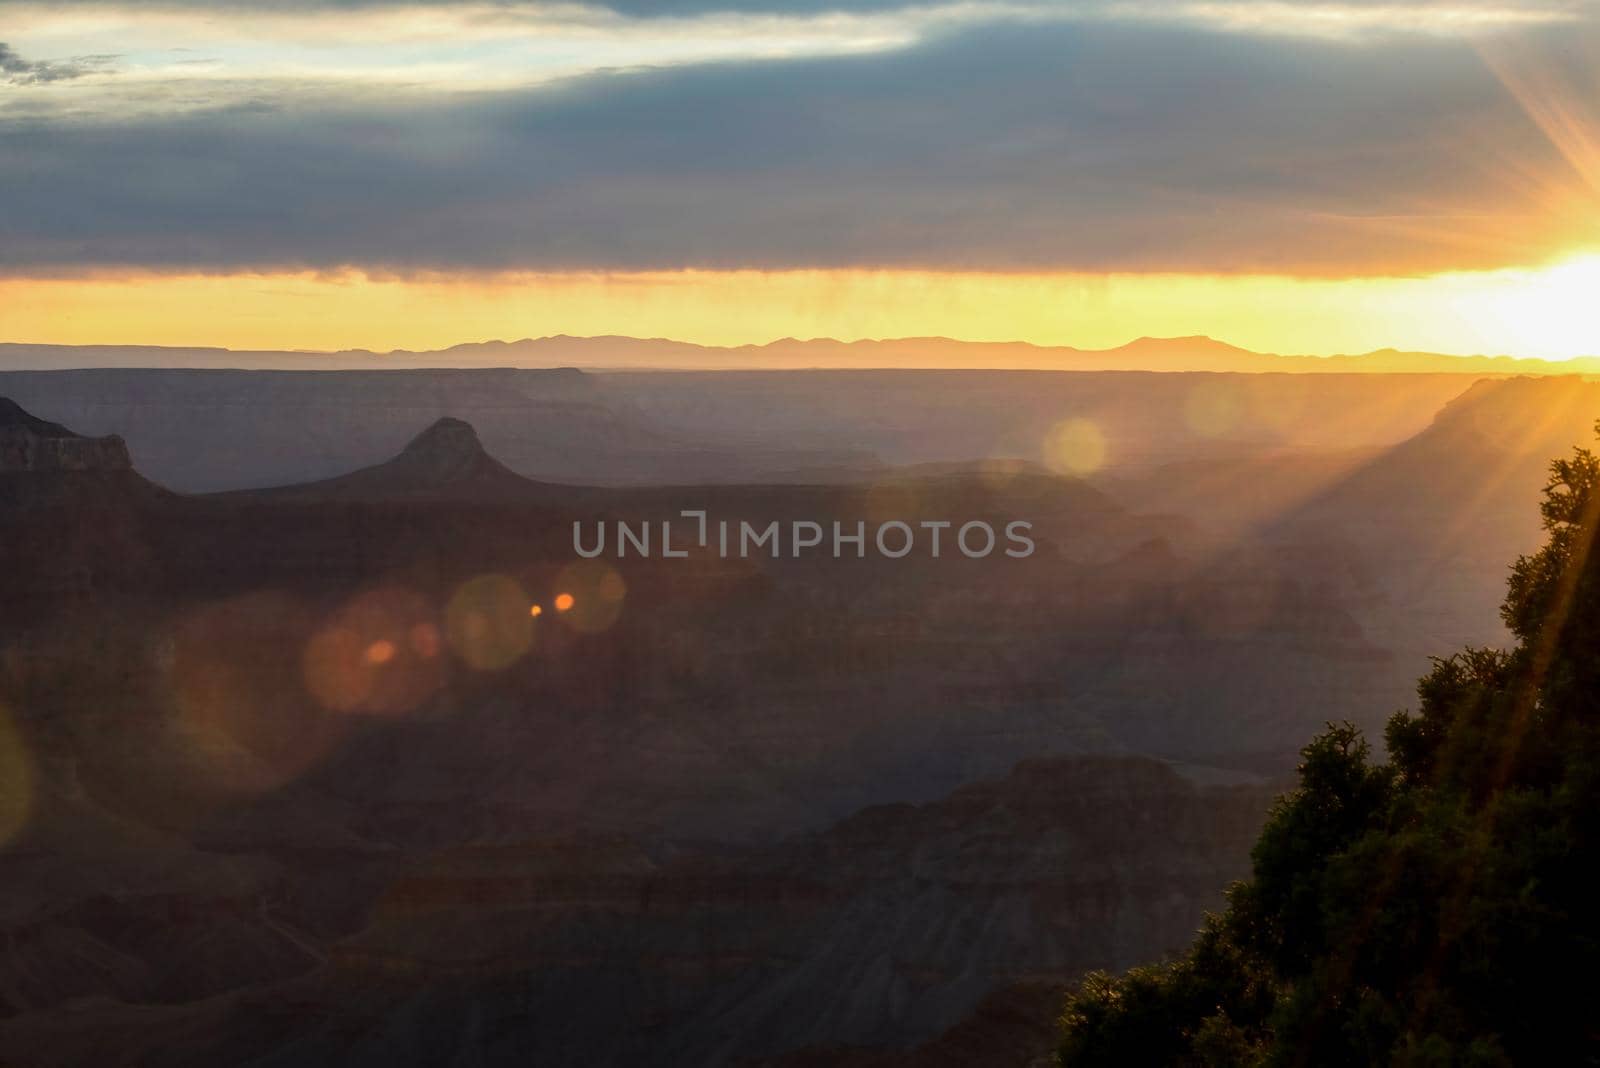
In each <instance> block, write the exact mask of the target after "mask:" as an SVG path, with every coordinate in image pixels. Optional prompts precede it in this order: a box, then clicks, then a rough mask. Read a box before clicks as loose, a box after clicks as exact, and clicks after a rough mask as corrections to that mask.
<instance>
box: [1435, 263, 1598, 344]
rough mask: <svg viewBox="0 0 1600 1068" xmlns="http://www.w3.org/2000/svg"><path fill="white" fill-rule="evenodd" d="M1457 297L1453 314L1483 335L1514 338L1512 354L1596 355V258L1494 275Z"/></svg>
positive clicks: (1495, 273)
mask: <svg viewBox="0 0 1600 1068" xmlns="http://www.w3.org/2000/svg"><path fill="white" fill-rule="evenodd" d="M1489 277H1490V278H1492V283H1490V284H1479V285H1475V286H1471V287H1470V288H1469V290H1468V291H1466V292H1463V293H1461V294H1459V295H1458V297H1457V300H1456V301H1455V302H1454V303H1455V305H1456V307H1455V311H1456V313H1457V314H1459V315H1460V316H1461V318H1462V320H1463V321H1464V322H1467V323H1471V324H1473V325H1474V326H1476V327H1477V328H1478V329H1479V330H1480V331H1481V332H1482V333H1483V334H1485V335H1487V336H1497V337H1500V338H1510V339H1515V343H1516V346H1517V349H1516V351H1515V353H1513V354H1514V355H1517V356H1537V357H1542V358H1544V359H1556V360H1561V359H1571V358H1573V357H1575V356H1600V312H1597V311H1596V308H1595V300H1596V295H1597V294H1600V253H1593V252H1591V253H1584V254H1581V255H1575V256H1570V257H1568V258H1566V259H1563V260H1560V261H1558V262H1556V263H1553V264H1550V265H1548V266H1544V267H1534V268H1526V269H1517V270H1507V271H1496V272H1492V274H1491V275H1490V276H1489Z"/></svg>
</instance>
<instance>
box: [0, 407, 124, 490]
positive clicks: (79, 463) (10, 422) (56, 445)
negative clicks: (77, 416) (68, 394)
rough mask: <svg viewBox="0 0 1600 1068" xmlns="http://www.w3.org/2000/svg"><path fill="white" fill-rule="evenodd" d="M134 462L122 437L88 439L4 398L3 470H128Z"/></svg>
mask: <svg viewBox="0 0 1600 1068" xmlns="http://www.w3.org/2000/svg"><path fill="white" fill-rule="evenodd" d="M132 466H133V463H132V461H130V460H129V459H128V447H127V445H125V444H124V443H123V441H122V439H121V438H119V437H117V436H116V435H114V434H113V435H110V436H108V437H103V438H86V437H84V436H83V435H81V434H77V433H74V432H73V431H71V430H68V429H67V428H66V427H64V426H62V425H61V424H60V423H52V422H49V421H47V420H44V419H40V418H38V417H37V416H35V415H33V414H31V413H30V412H28V411H26V410H25V409H23V408H22V407H21V406H20V405H18V404H17V403H16V402H15V401H13V400H10V399H9V398H6V397H0V473H17V472H24V471H126V470H129V469H130V468H132Z"/></svg>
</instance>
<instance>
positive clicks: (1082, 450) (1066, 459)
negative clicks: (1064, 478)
mask: <svg viewBox="0 0 1600 1068" xmlns="http://www.w3.org/2000/svg"><path fill="white" fill-rule="evenodd" d="M1107 451H1108V450H1107V448H1106V436H1105V434H1103V433H1101V431H1100V427H1099V426H1098V425H1097V424H1096V423H1095V422H1094V421H1093V420H1090V419H1078V418H1074V419H1064V420H1062V421H1061V422H1059V423H1057V424H1056V425H1055V426H1054V427H1052V428H1051V429H1050V433H1049V434H1047V435H1046V436H1045V441H1044V461H1045V463H1046V464H1048V465H1049V467H1050V469H1051V470H1053V471H1055V472H1057V473H1058V474H1063V475H1075V476H1078V477H1081V476H1083V475H1090V474H1093V473H1094V472H1096V471H1098V470H1100V468H1102V467H1104V466H1105V463H1106V455H1107Z"/></svg>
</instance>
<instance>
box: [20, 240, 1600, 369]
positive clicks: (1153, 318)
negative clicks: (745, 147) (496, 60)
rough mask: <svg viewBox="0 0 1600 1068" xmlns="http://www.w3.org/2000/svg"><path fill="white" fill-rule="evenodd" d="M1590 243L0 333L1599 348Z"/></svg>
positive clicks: (49, 315) (316, 280) (147, 303)
mask: <svg viewBox="0 0 1600 1068" xmlns="http://www.w3.org/2000/svg"><path fill="white" fill-rule="evenodd" d="M1595 292H1600V256H1597V255H1589V256H1573V257H1568V258H1566V259H1563V260H1560V261H1557V262H1556V263H1554V264H1551V265H1548V266H1545V267H1541V268H1532V269H1511V270H1500V271H1487V272H1458V273H1451V274H1440V275H1433V276H1429V277H1422V278H1405V279H1384V278H1378V279H1344V280H1330V279H1291V278H1283V277H1272V276H1249V275H1233V276H1230V275H1174V274H1140V275H1081V274H992V273H987V274H986V273H953V272H927V271H862V270H828V271H784V272H762V271H727V272H707V271H690V272H644V273H638V272H636V273H613V274H513V275H497V276H481V275H474V276H448V277H435V278H432V279H411V280H400V279H393V278H391V279H373V278H368V277H365V276H363V275H360V274H355V273H350V274H344V275H339V276H326V275H316V274H259V275H257V274H235V275H210V276H207V275H139V276H123V277H114V276H111V277H107V276H102V277H93V278H80V279H54V280H27V279H13V280H0V308H3V309H4V318H3V321H4V329H3V333H4V335H5V337H4V338H3V340H11V341H34V342H54V343H69V344H87V343H102V344H114V343H121V344H162V345H220V346H225V347H230V348H273V349H338V348H369V349H373V350H378V351H383V350H388V349H391V348H411V349H426V348H441V347H445V346H448V345H452V344H456V343H458V342H463V341H477V340H484V339H489V338H505V339H514V338H520V337H538V336H542V335H548V334H560V333H565V334H575V335H596V334H628V335H632V336H636V337H671V338H676V339H679V340H684V341H693V342H698V343H702V344H716V345H732V344H744V343H762V342H766V341H771V340H773V339H775V338H779V337H785V336H792V337H821V336H827V337H838V338H841V339H847V340H849V339H856V338H864V337H907V336H927V335H942V336H946V337H954V338H960V339H964V340H990V341H993V340H1023V341H1031V342H1034V343H1037V344H1065V345H1075V346H1078V347H1083V348H1104V347H1111V346H1114V345H1118V344H1121V343H1123V342H1125V341H1128V340H1130V339H1132V338H1135V337H1139V336H1145V335H1151V336H1175V335H1188V334H1208V335H1210V336H1212V337H1216V338H1220V339H1223V340H1226V341H1229V342H1232V343H1234V344H1237V345H1241V346H1243V347H1246V348H1251V349H1255V350H1258V351H1267V352H1286V353H1314V354H1330V353H1338V352H1366V351H1370V350H1372V349H1377V348H1383V347H1395V348H1402V349H1416V350H1425V351H1435V352H1450V353H1462V354H1468V353H1491V354H1499V353H1505V354H1510V355H1517V356H1535V357H1542V358H1547V359H1549V358H1554V359H1561V358H1567V357H1571V356H1577V355H1595V354H1600V317H1597V316H1595V315H1593V314H1592V311H1591V308H1592V304H1591V301H1592V299H1593V298H1592V294H1593V293H1595Z"/></svg>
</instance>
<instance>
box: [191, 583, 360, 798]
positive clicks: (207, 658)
mask: <svg viewBox="0 0 1600 1068" xmlns="http://www.w3.org/2000/svg"><path fill="white" fill-rule="evenodd" d="M314 633H315V620H314V618H313V617H312V616H311V614H310V613H309V612H307V611H306V609H305V608H304V607H303V606H302V605H300V604H298V603H297V602H295V601H293V600H292V599H290V598H288V597H286V596H284V595H282V594H275V593H256V594H249V595H246V596H243V597H236V598H232V599H230V600H226V601H219V602H214V603H211V604H206V605H202V606H200V607H198V608H196V609H195V610H193V611H192V612H190V613H189V614H187V615H186V616H184V617H183V618H181V619H179V620H178V621H177V622H176V623H175V625H174V627H173V632H172V640H171V656H170V658H168V659H169V664H170V666H169V667H168V668H167V685H168V687H169V689H170V694H171V700H172V703H173V705H174V707H175V711H176V720H177V723H178V725H179V727H180V729H181V731H182V734H183V737H184V738H185V740H186V741H187V743H188V744H189V746H190V749H191V753H190V755H191V758H192V759H193V760H194V762H195V763H196V765H197V766H198V767H199V769H200V771H201V772H202V774H204V775H205V776H206V777H207V778H208V779H209V780H211V781H212V782H213V783H215V784H217V785H219V786H221V787H223V788H225V789H227V790H230V791H233V792H241V793H258V792H262V791H265V790H270V789H273V788H275V787H277V786H280V785H282V784H283V783H284V782H286V781H288V780H289V779H292V778H294V777H295V776H296V775H299V774H300V773H302V772H303V771H305V770H306V769H307V768H308V767H310V766H311V765H312V764H313V763H315V762H316V761H317V760H319V759H321V758H322V757H323V756H324V755H326V753H327V752H328V750H329V749H331V748H332V747H333V746H334V745H335V744H336V743H337V742H338V740H339V739H340V738H341V737H343V735H344V731H345V730H346V729H347V728H346V727H345V725H344V724H343V723H342V722H341V717H338V716H330V715H328V714H327V708H328V702H326V701H324V700H322V699H321V698H320V696H319V695H317V694H316V693H315V692H314V691H312V693H311V694H310V696H312V697H317V698H318V699H317V700H316V701H312V700H308V699H307V697H308V692H307V691H308V687H307V686H306V685H305V663H306V660H307V658H308V653H307V643H308V641H310V642H311V643H312V644H313V645H316V643H317V641H318V639H317V638H315V637H313V635H314ZM349 640H350V647H351V650H352V653H351V655H353V656H355V657H360V656H361V654H362V652H363V651H364V649H365V646H364V645H362V644H360V643H359V639H358V638H354V637H352V638H350V639H349ZM324 641H326V639H324ZM340 693H341V694H342V693H343V691H340Z"/></svg>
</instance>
